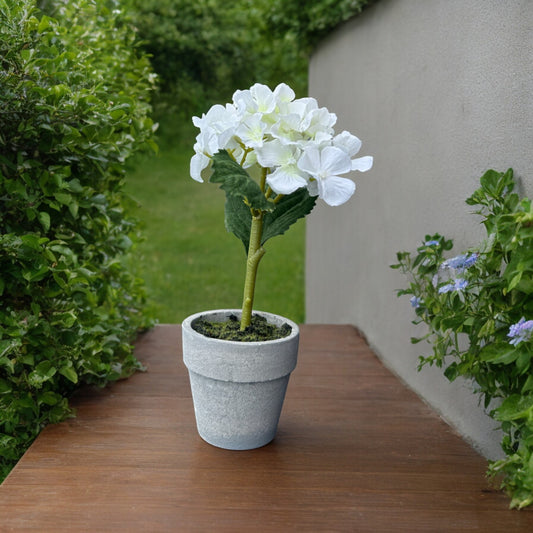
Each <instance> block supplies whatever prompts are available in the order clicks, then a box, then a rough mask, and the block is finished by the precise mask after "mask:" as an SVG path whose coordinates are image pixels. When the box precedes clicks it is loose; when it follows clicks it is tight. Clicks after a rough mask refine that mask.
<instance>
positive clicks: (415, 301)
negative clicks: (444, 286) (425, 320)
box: [409, 296, 421, 309]
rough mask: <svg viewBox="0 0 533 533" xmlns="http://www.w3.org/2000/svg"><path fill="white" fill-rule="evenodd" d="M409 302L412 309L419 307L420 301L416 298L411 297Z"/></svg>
mask: <svg viewBox="0 0 533 533" xmlns="http://www.w3.org/2000/svg"><path fill="white" fill-rule="evenodd" d="M409 301H410V302H411V307H414V308H415V309H418V308H419V307H420V302H421V300H420V298H418V296H413V297H412V298H411V299H410V300H409Z"/></svg>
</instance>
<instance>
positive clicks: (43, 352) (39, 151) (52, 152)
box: [0, 0, 154, 479]
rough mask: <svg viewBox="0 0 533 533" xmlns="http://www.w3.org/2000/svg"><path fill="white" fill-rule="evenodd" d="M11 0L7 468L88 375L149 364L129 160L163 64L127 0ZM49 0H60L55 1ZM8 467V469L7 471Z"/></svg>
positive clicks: (0, 104) (0, 276) (140, 142)
mask: <svg viewBox="0 0 533 533" xmlns="http://www.w3.org/2000/svg"><path fill="white" fill-rule="evenodd" d="M45 4H46V3H43V8H46V9H47V14H44V13H43V11H40V10H39V9H37V7H36V5H35V0H33V1H32V0H0V61H1V63H2V65H1V69H0V298H1V306H0V469H1V470H0V475H1V474H2V471H3V472H4V473H5V472H6V471H7V470H8V469H9V467H10V466H11V465H12V464H13V463H14V462H15V461H16V460H17V459H18V458H19V457H20V455H21V454H22V453H23V452H24V450H25V449H26V448H27V446H28V445H29V444H30V443H31V442H32V440H33V439H34V438H35V436H36V435H37V434H38V432H39V431H40V429H41V428H42V427H43V426H44V425H45V424H47V423H49V422H57V421H60V420H62V419H64V418H65V417H67V416H69V415H71V414H72V411H71V408H70V407H69V402H68V396H69V394H70V393H71V392H72V391H73V390H74V389H75V388H76V387H77V386H79V385H80V384H83V383H86V384H96V385H103V384H105V383H106V382H108V381H109V380H116V379H119V378H121V377H124V376H127V375H130V374H131V373H132V372H134V371H135V370H136V369H138V368H139V366H140V365H139V364H138V362H137V361H136V360H135V358H134V357H133V355H132V349H131V345H130V342H131V340H132V338H133V336H134V334H135V332H136V331H137V330H138V329H139V328H141V327H145V326H146V325H147V322H146V319H145V318H143V314H142V312H141V310H142V305H143V300H144V293H143V287H142V283H141V282H140V281H139V280H138V279H137V278H136V277H135V276H134V275H133V274H132V273H131V272H129V271H128V270H127V269H126V268H125V267H124V266H123V263H122V262H121V259H122V257H123V256H124V254H125V253H126V252H128V251H129V250H130V249H131V248H132V246H133V245H134V242H135V241H136V239H137V233H138V230H137V227H136V224H135V222H134V221H133V220H132V219H130V218H129V215H128V214H127V209H126V207H127V201H126V198H125V197H124V195H123V193H122V185H123V180H124V163H125V161H126V160H127V159H128V158H129V157H130V155H132V154H133V153H134V152H136V151H138V150H139V149H141V148H143V147H146V146H147V145H150V144H151V143H152V142H153V141H152V140H151V136H152V130H153V124H152V122H151V120H150V119H149V118H148V113H149V109H150V107H149V100H148V99H149V93H150V91H151V89H152V86H153V81H154V80H153V76H152V74H151V71H150V66H149V62H148V60H147V59H146V57H144V56H143V55H142V54H140V53H139V52H138V49H137V46H136V44H135V39H136V37H135V32H134V30H133V29H132V27H131V25H130V24H129V23H128V21H127V20H126V19H125V17H124V16H123V13H122V11H121V9H120V7H121V6H120V4H119V2H118V1H105V0H56V1H55V2H54V3H53V4H52V7H50V6H49V5H48V6H46V5H45ZM48 4H50V3H48ZM0 479H1V478H0Z"/></svg>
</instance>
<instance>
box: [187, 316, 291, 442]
mask: <svg viewBox="0 0 533 533" xmlns="http://www.w3.org/2000/svg"><path fill="white" fill-rule="evenodd" d="M254 313H257V314H260V315H262V316H264V317H265V318H266V319H267V321H268V322H269V323H274V324H277V325H282V324H285V323H286V324H289V325H290V326H291V328H292V331H291V333H290V335H288V336H287V337H284V338H282V339H276V340H272V341H264V342H237V341H225V340H219V339H212V338H208V337H205V336H204V335H201V334H200V333H198V332H197V331H195V330H194V329H193V327H192V325H193V324H194V322H195V320H197V319H199V318H200V317H203V318H206V319H208V320H211V321H224V320H226V318H227V317H228V316H229V315H230V314H233V315H236V316H237V317H240V314H241V311H240V310H235V309H221V310H215V311H205V312H203V313H197V314H194V315H191V316H189V317H188V318H186V319H185V320H184V321H183V324H182V334H183V361H184V363H185V366H186V367H187V368H188V370H189V378H190V382H191V391H192V397H193V403H194V412H195V415H196V425H197V428H198V433H199V434H200V436H201V437H202V438H203V439H204V440H205V441H206V442H208V443H209V444H212V445H213V446H217V447H219V448H225V449H229V450H250V449H253V448H259V447H261V446H264V445H265V444H268V443H269V442H270V441H271V440H272V439H273V438H274V436H275V435H276V430H277V426H278V421H279V417H280V414H281V408H282V406H283V400H284V398H285V392H286V390H287V384H288V382H289V377H290V373H291V372H292V371H293V370H294V368H295V367H296V360H297V356H298V342H299V336H300V332H299V329H298V326H297V324H295V323H294V322H292V321H291V320H288V319H286V318H283V317H281V316H278V315H273V314H271V313H265V312H260V311H254Z"/></svg>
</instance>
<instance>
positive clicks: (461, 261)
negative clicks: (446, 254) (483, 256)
mask: <svg viewBox="0 0 533 533" xmlns="http://www.w3.org/2000/svg"><path fill="white" fill-rule="evenodd" d="M478 257H479V254H478V253H473V254H461V255H458V256H456V257H452V258H451V259H447V260H446V261H444V263H442V265H441V268H442V269H453V270H457V271H458V272H462V271H463V270H466V269H467V268H470V267H471V266H472V265H473V264H475V262H476V261H477V259H478Z"/></svg>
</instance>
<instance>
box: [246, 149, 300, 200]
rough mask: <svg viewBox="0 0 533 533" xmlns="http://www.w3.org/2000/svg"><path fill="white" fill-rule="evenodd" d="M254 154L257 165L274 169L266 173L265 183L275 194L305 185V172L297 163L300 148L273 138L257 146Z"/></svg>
mask: <svg viewBox="0 0 533 533" xmlns="http://www.w3.org/2000/svg"><path fill="white" fill-rule="evenodd" d="M256 154H257V162H258V163H259V165H261V166H262V167H263V168H270V169H274V170H273V171H272V172H271V173H270V174H268V175H267V183H268V185H269V186H270V187H271V189H272V190H273V191H274V192H275V193H276V194H291V193H293V192H294V191H296V190H297V189H300V188H302V187H306V186H307V174H306V173H305V172H304V171H302V170H300V169H299V168H298V165H297V162H298V158H299V156H300V150H299V148H297V147H296V146H291V145H288V144H283V143H282V142H281V141H280V140H279V139H274V140H273V141H270V142H267V143H265V144H264V145H263V146H262V147H261V148H258V149H257V150H256Z"/></svg>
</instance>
